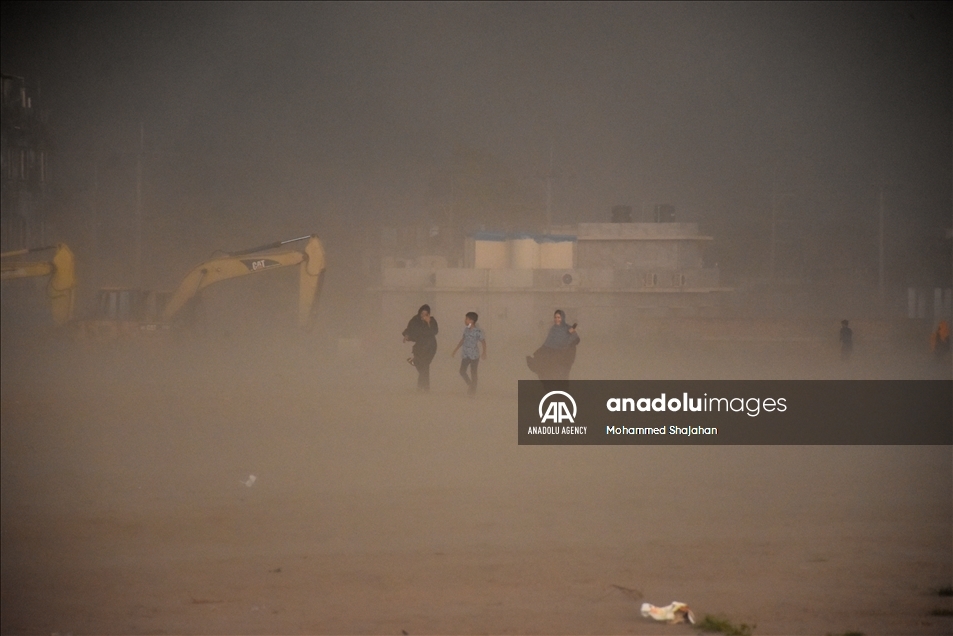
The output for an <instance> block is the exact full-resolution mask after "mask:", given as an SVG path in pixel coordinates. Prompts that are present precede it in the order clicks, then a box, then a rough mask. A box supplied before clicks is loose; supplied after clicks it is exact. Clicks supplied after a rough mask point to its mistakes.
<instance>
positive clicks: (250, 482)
mask: <svg viewBox="0 0 953 636" xmlns="http://www.w3.org/2000/svg"><path fill="white" fill-rule="evenodd" d="M257 479H258V478H257V477H255V476H254V475H249V476H248V479H246V480H245V481H243V482H242V483H243V484H245V485H246V486H248V487H249V488H251V487H252V486H254V485H255V481H256V480H257Z"/></svg>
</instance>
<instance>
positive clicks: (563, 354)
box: [526, 309, 579, 382]
mask: <svg viewBox="0 0 953 636" xmlns="http://www.w3.org/2000/svg"><path fill="white" fill-rule="evenodd" d="M578 344H579V335H578V334H577V333H576V325H571V326H570V325H567V324H566V312H564V311H563V310H562V309H557V310H556V313H555V314H553V326H552V327H550V328H549V335H547V336H546V341H545V342H544V343H543V346H542V347H540V348H539V349H537V350H536V353H534V354H533V355H531V356H526V366H528V367H529V370H530V371H532V372H533V373H535V374H536V375H537V376H539V379H540V380H542V381H544V382H547V381H552V380H568V379H569V371H570V369H572V364H573V362H575V361H576V345H578Z"/></svg>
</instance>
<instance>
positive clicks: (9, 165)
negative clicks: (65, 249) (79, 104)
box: [0, 75, 50, 251]
mask: <svg viewBox="0 0 953 636" xmlns="http://www.w3.org/2000/svg"><path fill="white" fill-rule="evenodd" d="M0 95H2V96H0V111H2V113H0V115H2V116H0V226H2V227H0V240H2V248H3V251H8V250H14V249H20V248H25V247H39V246H41V245H45V244H46V242H47V238H48V237H47V236H46V234H47V224H48V216H49V206H50V187H49V185H50V140H49V134H48V131H47V126H46V121H45V117H44V116H43V114H42V113H41V111H40V110H39V108H38V107H37V103H36V95H35V91H33V90H31V89H30V88H28V87H27V84H26V81H25V80H24V79H23V78H21V77H15V76H13V75H3V76H2V93H0Z"/></svg>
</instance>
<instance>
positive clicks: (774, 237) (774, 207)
mask: <svg viewBox="0 0 953 636" xmlns="http://www.w3.org/2000/svg"><path fill="white" fill-rule="evenodd" d="M777 243H778V195H777V193H775V192H772V193H771V263H770V264H769V265H768V278H769V280H772V281H773V280H774V265H775V259H776V257H777V256H776V255H777Z"/></svg>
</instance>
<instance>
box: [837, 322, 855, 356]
mask: <svg viewBox="0 0 953 636" xmlns="http://www.w3.org/2000/svg"><path fill="white" fill-rule="evenodd" d="M848 324H849V323H848V321H847V320H841V321H840V357H841V360H849V359H850V354H851V353H852V352H853V351H854V331H853V330H852V329H851V328H850V327H848V326H847V325H848Z"/></svg>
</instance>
